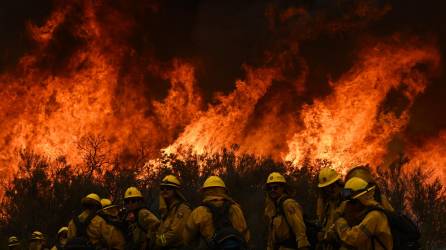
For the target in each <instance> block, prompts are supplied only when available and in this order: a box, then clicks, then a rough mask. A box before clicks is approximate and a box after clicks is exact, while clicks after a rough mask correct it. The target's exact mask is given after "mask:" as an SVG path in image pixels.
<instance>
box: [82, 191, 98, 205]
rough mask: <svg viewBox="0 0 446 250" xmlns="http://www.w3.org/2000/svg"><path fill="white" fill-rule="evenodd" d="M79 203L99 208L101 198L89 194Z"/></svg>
mask: <svg viewBox="0 0 446 250" xmlns="http://www.w3.org/2000/svg"><path fill="white" fill-rule="evenodd" d="M81 203H82V204H93V205H98V206H101V197H99V195H97V194H95V193H91V194H89V195H87V196H85V197H84V198H82V200H81Z"/></svg>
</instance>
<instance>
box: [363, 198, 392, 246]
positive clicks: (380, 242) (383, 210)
mask: <svg viewBox="0 0 446 250" xmlns="http://www.w3.org/2000/svg"><path fill="white" fill-rule="evenodd" d="M373 211H380V212H382V213H383V214H384V215H385V216H386V218H387V220H388V219H389V217H388V215H387V213H388V211H387V210H385V209H384V208H382V207H380V206H372V207H369V208H368V210H367V212H366V216H367V215H368V214H369V213H370V212H373ZM389 226H390V222H389ZM361 229H362V231H363V232H364V233H365V234H366V235H367V236H368V237H369V238H370V240H371V241H372V249H373V250H375V240H376V241H377V242H378V244H379V245H380V246H381V247H382V248H384V249H385V250H387V248H386V246H385V245H384V243H383V242H382V241H381V239H380V238H378V236H377V235H374V234H372V232H370V231H369V230H368V229H367V228H365V227H361Z"/></svg>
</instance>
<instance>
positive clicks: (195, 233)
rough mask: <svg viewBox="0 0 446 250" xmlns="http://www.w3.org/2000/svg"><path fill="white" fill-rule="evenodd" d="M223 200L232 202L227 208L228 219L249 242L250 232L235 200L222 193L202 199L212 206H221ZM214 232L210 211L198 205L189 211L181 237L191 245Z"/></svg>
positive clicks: (208, 237) (210, 236)
mask: <svg viewBox="0 0 446 250" xmlns="http://www.w3.org/2000/svg"><path fill="white" fill-rule="evenodd" d="M225 200H227V201H229V202H231V203H232V204H231V206H230V208H229V220H230V221H231V223H232V226H233V227H234V229H235V230H237V231H239V232H240V233H241V234H242V236H243V237H244V239H245V241H246V242H249V239H250V234H249V229H248V226H247V224H246V220H245V216H244V215H243V211H242V209H241V208H240V206H239V205H238V204H237V203H236V202H235V201H233V200H232V199H231V198H229V197H228V196H226V195H224V194H208V195H206V196H205V198H204V199H203V203H208V202H209V203H211V204H213V205H214V206H217V207H221V206H223V203H224V201H225ZM214 233H215V229H214V225H213V221H212V213H211V212H210V211H209V209H208V208H207V207H205V206H199V207H197V208H195V209H194V210H193V211H192V212H191V214H190V215H189V218H188V219H187V222H186V226H185V227H184V230H183V239H184V242H185V243H186V244H187V245H193V244H194V243H198V242H200V239H205V240H210V239H211V238H212V236H213V235H214Z"/></svg>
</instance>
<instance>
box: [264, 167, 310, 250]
mask: <svg viewBox="0 0 446 250" xmlns="http://www.w3.org/2000/svg"><path fill="white" fill-rule="evenodd" d="M266 189H267V192H268V194H267V198H266V206H265V217H266V220H267V223H268V227H269V228H268V242H267V250H276V249H277V250H291V249H308V247H309V246H310V243H309V242H308V239H307V235H306V232H305V231H306V228H305V223H304V220H303V214H302V208H301V206H300V205H299V203H297V201H295V200H294V199H292V198H290V197H289V196H288V195H287V191H286V180H285V177H284V176H283V175H281V174H280V173H277V172H273V173H271V174H270V175H269V176H268V179H267V180H266Z"/></svg>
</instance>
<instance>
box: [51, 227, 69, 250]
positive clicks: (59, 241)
mask: <svg viewBox="0 0 446 250" xmlns="http://www.w3.org/2000/svg"><path fill="white" fill-rule="evenodd" d="M67 238H68V227H61V228H60V229H59V231H57V237H56V244H55V245H54V246H53V247H52V248H51V250H62V249H64V247H65V244H67Z"/></svg>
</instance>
